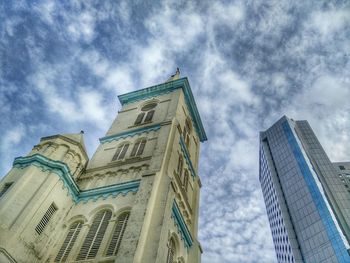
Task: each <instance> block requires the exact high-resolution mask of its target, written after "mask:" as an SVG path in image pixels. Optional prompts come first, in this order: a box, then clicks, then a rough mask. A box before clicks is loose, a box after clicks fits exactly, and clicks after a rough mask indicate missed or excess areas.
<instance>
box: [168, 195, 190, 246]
mask: <svg viewBox="0 0 350 263" xmlns="http://www.w3.org/2000/svg"><path fill="white" fill-rule="evenodd" d="M171 210H172V213H171V217H172V218H173V219H174V223H175V226H176V228H177V230H178V232H179V234H180V236H181V239H182V240H183V241H184V245H185V247H186V248H189V247H191V246H192V244H193V239H192V236H191V233H190V231H189V230H188V228H187V225H186V223H185V220H184V219H183V217H182V214H181V212H180V209H179V207H178V205H177V203H176V201H175V200H174V202H173V207H172V209H171Z"/></svg>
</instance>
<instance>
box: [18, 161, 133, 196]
mask: <svg viewBox="0 0 350 263" xmlns="http://www.w3.org/2000/svg"><path fill="white" fill-rule="evenodd" d="M31 165H32V166H35V167H38V168H40V169H41V170H42V171H50V172H51V173H53V174H56V175H57V176H58V177H59V179H60V180H61V181H62V182H63V185H64V187H65V188H67V189H68V192H69V194H70V195H71V196H72V199H73V201H74V202H75V203H79V202H81V201H83V202H87V201H89V200H91V199H92V200H94V201H96V200H97V199H98V198H100V197H102V198H104V199H105V198H107V197H109V196H113V197H115V196H117V195H119V194H122V195H126V194H127V193H129V192H134V193H135V192H137V191H138V188H139V185H140V180H134V181H130V182H126V183H121V184H114V185H109V186H104V187H98V188H94V189H89V190H80V189H79V187H78V185H77V184H76V183H75V181H74V180H73V177H72V174H71V172H70V170H69V167H68V166H67V165H66V164H65V163H63V162H61V161H55V160H51V159H49V158H47V157H45V156H43V155H41V154H34V155H31V156H26V157H17V158H15V160H14V162H13V167H16V168H20V169H23V168H25V167H28V166H31Z"/></svg>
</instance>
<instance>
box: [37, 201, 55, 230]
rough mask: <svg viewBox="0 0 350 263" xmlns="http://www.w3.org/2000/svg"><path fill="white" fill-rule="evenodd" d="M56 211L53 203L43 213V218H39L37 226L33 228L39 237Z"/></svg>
mask: <svg viewBox="0 0 350 263" xmlns="http://www.w3.org/2000/svg"><path fill="white" fill-rule="evenodd" d="M56 211H57V208H56V206H55V204H54V203H52V204H51V205H50V207H49V209H47V211H46V212H45V214H44V216H43V217H42V218H41V220H40V222H39V224H38V225H37V226H36V227H35V231H36V232H37V233H38V234H39V235H41V233H42V232H43V231H44V229H45V227H46V226H47V225H48V224H49V222H50V220H51V218H52V216H53V214H54V213H55V212H56Z"/></svg>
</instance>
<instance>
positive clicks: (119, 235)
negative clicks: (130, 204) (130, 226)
mask: <svg viewBox="0 0 350 263" xmlns="http://www.w3.org/2000/svg"><path fill="white" fill-rule="evenodd" d="M129 215H130V212H125V213H123V214H121V215H120V216H119V217H118V220H117V224H116V226H115V228H114V232H113V236H112V239H111V242H110V243H109V246H108V249H107V253H106V255H107V256H113V255H116V254H117V252H118V249H119V247H120V243H121V241H122V239H123V235H124V232H125V228H126V224H127V223H128V219H129Z"/></svg>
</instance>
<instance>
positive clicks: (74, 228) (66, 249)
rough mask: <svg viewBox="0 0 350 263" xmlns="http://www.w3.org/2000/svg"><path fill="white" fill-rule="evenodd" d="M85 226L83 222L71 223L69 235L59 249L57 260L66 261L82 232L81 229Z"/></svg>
mask: <svg viewBox="0 0 350 263" xmlns="http://www.w3.org/2000/svg"><path fill="white" fill-rule="evenodd" d="M82 226H83V222H76V223H74V224H72V225H71V227H70V228H69V230H68V233H67V236H66V238H65V239H64V241H63V244H62V246H61V248H60V250H59V251H58V254H57V256H56V258H55V262H66V260H67V257H68V255H69V253H70V251H71V250H72V247H73V246H74V243H75V241H76V239H77V237H78V235H79V233H80V230H81V228H82Z"/></svg>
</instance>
